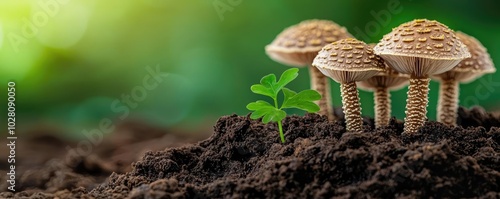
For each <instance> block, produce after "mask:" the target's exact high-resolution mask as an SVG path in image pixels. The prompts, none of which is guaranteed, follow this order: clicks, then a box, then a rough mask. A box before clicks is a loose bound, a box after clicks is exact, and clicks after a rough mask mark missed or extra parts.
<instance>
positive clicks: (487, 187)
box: [0, 108, 500, 198]
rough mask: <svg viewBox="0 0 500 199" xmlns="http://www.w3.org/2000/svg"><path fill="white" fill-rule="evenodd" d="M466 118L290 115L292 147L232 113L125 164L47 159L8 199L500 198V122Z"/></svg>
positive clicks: (468, 113)
mask: <svg viewBox="0 0 500 199" xmlns="http://www.w3.org/2000/svg"><path fill="white" fill-rule="evenodd" d="M336 112H337V113H338V112H339V110H337V111H336ZM458 124H459V125H460V126H459V127H449V126H445V125H443V124H441V123H437V122H432V121H431V122H427V123H426V124H425V126H424V127H423V128H422V129H421V130H420V131H419V132H418V133H416V134H413V135H408V134H403V133H402V132H403V123H402V122H401V121H399V120H396V119H394V118H393V119H391V121H390V125H389V126H387V127H383V128H376V129H375V128H374V127H373V120H371V119H370V118H365V132H363V133H352V132H346V131H345V128H344V126H345V124H344V122H343V120H339V121H336V122H329V121H327V119H326V117H323V116H319V115H316V114H307V115H305V116H302V117H301V116H290V117H287V118H286V119H285V120H284V122H283V125H284V126H283V129H284V131H285V138H286V141H287V142H286V143H285V144H282V143H280V140H279V136H278V133H277V126H276V125H275V124H267V125H265V124H262V122H260V121H258V120H251V119H250V118H249V116H237V115H230V116H224V117H221V118H220V119H219V120H218V121H217V123H216V124H215V126H214V132H213V134H212V136H211V137H209V138H208V139H206V140H203V141H200V142H198V143H196V144H191V145H185V146H181V147H168V148H167V149H164V150H155V151H149V152H146V153H145V154H144V155H143V156H142V158H141V159H140V160H138V161H136V162H134V163H132V164H131V167H126V166H125V169H124V168H121V167H119V166H117V164H116V163H113V162H112V160H109V161H108V162H107V161H106V160H100V159H99V160H97V159H96V158H94V159H92V158H90V159H89V157H80V159H78V158H76V160H79V161H73V164H70V163H71V162H72V161H70V163H68V162H62V161H57V160H51V161H47V162H46V163H45V165H44V166H43V167H42V168H39V169H40V172H44V171H48V172H49V173H51V174H50V175H49V174H47V175H44V174H43V173H38V174H32V175H28V176H26V177H25V178H24V180H25V181H24V182H25V183H27V182H30V183H31V184H29V183H28V185H29V186H28V185H26V184H25V185H24V187H21V192H18V193H15V194H14V193H10V192H3V193H0V198H9V197H31V198H54V197H59V198H459V197H460V198H463V197H466V198H470V197H479V198H500V128H499V127H500V118H499V117H498V116H497V115H493V114H490V113H486V112H485V111H484V110H483V109H481V108H472V109H470V110H468V109H463V108H460V110H459V116H458ZM135 150H139V149H135ZM128 159H131V158H128ZM75 162H76V163H75ZM95 162H101V163H99V164H98V163H95ZM122 162H123V161H122ZM125 162H126V161H125ZM106 165H107V166H106ZM110 165H111V166H110ZM121 165H123V164H121ZM127 166H128V165H127ZM126 168H129V169H126ZM111 171H115V172H113V173H111ZM27 172H28V173H29V172H34V173H36V172H35V170H29V169H28V170H27ZM109 173H111V174H110V175H109V176H108V175H106V174H109ZM25 175H26V173H25V174H23V175H22V176H25ZM96 176H98V177H96ZM103 176H108V177H107V178H106V177H103ZM101 178H102V179H101ZM99 179H101V180H99ZM21 180H23V179H21ZM2 183H3V182H2ZM0 185H2V186H4V185H3V184H0ZM2 189H4V187H2ZM4 190H5V189H4Z"/></svg>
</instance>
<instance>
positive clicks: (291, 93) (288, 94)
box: [282, 88, 297, 103]
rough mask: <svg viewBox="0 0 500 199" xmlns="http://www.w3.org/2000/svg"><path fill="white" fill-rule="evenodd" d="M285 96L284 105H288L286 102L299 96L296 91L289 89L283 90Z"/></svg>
mask: <svg viewBox="0 0 500 199" xmlns="http://www.w3.org/2000/svg"><path fill="white" fill-rule="evenodd" d="M282 91H283V96H284V99H283V103H286V101H288V99H290V98H292V97H293V96H295V95H297V93H296V92H295V91H292V90H290V89H288V88H283V90H282Z"/></svg>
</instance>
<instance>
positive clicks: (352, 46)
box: [313, 38, 385, 132]
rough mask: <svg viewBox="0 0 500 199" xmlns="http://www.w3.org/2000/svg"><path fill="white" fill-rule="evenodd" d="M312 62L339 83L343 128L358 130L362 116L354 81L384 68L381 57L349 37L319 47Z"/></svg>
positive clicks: (372, 74)
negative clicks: (343, 116)
mask: <svg viewBox="0 0 500 199" xmlns="http://www.w3.org/2000/svg"><path fill="white" fill-rule="evenodd" d="M313 66H315V67H317V68H318V69H319V70H320V71H321V72H322V73H323V74H324V75H326V76H328V77H330V78H332V79H333V80H335V81H336V82H338V83H340V89H341V94H342V108H343V109H344V115H345V120H346V129H347V131H354V132H361V131H362V127H363V119H362V118H361V106H360V102H359V94H358V90H357V87H356V81H363V80H366V79H369V78H371V77H373V76H374V75H376V74H377V73H379V72H384V71H385V67H384V62H383V60H382V58H380V57H379V56H377V55H375V54H374V53H373V50H372V48H371V47H369V46H368V45H366V44H365V43H364V42H362V41H358V40H356V39H352V38H349V39H342V40H339V41H336V42H333V43H331V44H328V45H326V46H325V47H323V49H322V50H321V51H319V53H318V55H317V56H316V58H315V59H314V62H313Z"/></svg>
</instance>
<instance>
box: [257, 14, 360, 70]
mask: <svg viewBox="0 0 500 199" xmlns="http://www.w3.org/2000/svg"><path fill="white" fill-rule="evenodd" d="M348 37H352V36H351V34H349V33H348V32H347V30H346V28H344V27H342V26H339V25H338V24H336V23H334V22H332V21H328V20H318V19H312V20H306V21H302V22H300V23H299V24H297V25H293V26H291V27H288V28H286V29H285V30H283V32H281V33H280V34H279V35H278V36H276V38H275V39H274V41H273V42H272V43H271V44H269V45H267V46H266V53H267V55H268V56H269V57H271V59H273V60H275V61H277V62H280V63H283V64H286V65H290V66H296V67H302V66H307V65H311V63H312V62H313V60H314V57H316V55H317V53H318V51H320V50H321V48H322V47H323V46H325V45H326V44H329V43H331V42H334V41H337V40H340V39H344V38H348Z"/></svg>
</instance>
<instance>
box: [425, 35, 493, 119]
mask: <svg viewBox="0 0 500 199" xmlns="http://www.w3.org/2000/svg"><path fill="white" fill-rule="evenodd" d="M456 35H457V37H458V38H459V39H460V41H462V42H463V43H464V44H465V45H466V46H467V48H468V49H469V51H470V54H471V55H472V57H470V58H467V59H464V60H462V61H461V62H460V63H458V65H457V66H456V67H455V68H453V69H451V70H450V71H448V72H445V73H442V74H438V75H434V76H433V79H436V80H438V81H440V83H441V86H440V90H439V100H438V109H437V120H438V121H439V122H442V123H444V124H447V125H451V126H456V125H457V109H458V96H459V90H458V89H459V86H458V84H459V83H468V82H471V81H474V80H475V79H477V78H479V77H481V76H482V75H484V74H487V73H494V72H496V69H495V66H494V65H493V61H492V60H491V58H490V55H489V54H488V52H487V50H486V48H485V47H484V46H483V45H482V44H481V43H480V42H479V41H478V40H477V39H475V38H474V37H471V36H469V35H467V34H465V33H462V32H457V33H456Z"/></svg>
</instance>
